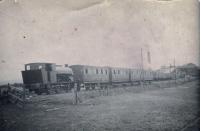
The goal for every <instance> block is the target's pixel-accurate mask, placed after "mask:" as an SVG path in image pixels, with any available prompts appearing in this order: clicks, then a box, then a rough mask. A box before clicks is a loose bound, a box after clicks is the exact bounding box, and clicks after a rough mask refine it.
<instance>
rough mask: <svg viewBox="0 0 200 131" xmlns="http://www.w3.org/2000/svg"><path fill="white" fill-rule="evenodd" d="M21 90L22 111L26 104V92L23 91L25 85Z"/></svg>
mask: <svg viewBox="0 0 200 131" xmlns="http://www.w3.org/2000/svg"><path fill="white" fill-rule="evenodd" d="M22 88H23V101H22V104H23V105H22V107H23V109H24V107H25V104H26V103H25V102H26V90H25V85H23V86H22Z"/></svg>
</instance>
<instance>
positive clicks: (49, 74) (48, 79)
mask: <svg viewBox="0 0 200 131" xmlns="http://www.w3.org/2000/svg"><path fill="white" fill-rule="evenodd" d="M46 71H47V81H48V82H51V71H52V66H51V64H46Z"/></svg>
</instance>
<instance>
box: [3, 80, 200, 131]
mask: <svg viewBox="0 0 200 131" xmlns="http://www.w3.org/2000/svg"><path fill="white" fill-rule="evenodd" d="M163 85H164V84H163ZM168 86H169V85H168ZM168 86H165V88H162V86H159V87H158V86H157V87H154V85H153V84H152V85H151V86H144V87H140V86H135V87H126V88H116V89H110V90H108V91H105V92H97V91H96V92H95V91H93V92H89V93H88V92H82V93H79V94H78V95H79V98H80V100H81V102H80V103H79V104H77V105H74V104H73V102H74V97H73V93H68V94H58V95H46V96H39V97H36V98H32V99H33V100H32V102H30V103H29V104H27V105H26V107H25V108H24V110H23V109H20V108H18V107H16V106H15V105H13V104H9V105H3V106H2V108H1V117H2V120H1V121H2V122H3V124H2V126H1V128H2V130H7V131H12V130H13V131H14V130H18V131H45V130H50V131H110V130H111V131H143V130H148V131H167V130H170V131H171V130H178V131H179V130H194V131H198V129H199V125H200V124H199V122H200V116H199V103H198V100H199V99H198V97H199V96H198V88H199V85H198V82H197V81H193V82H188V83H185V84H178V85H176V86H175V85H171V86H170V87H168ZM163 87H164V86H163ZM166 87H167V88H166ZM97 94H98V97H96V96H97ZM83 96H84V97H83ZM85 96H90V97H88V98H85Z"/></svg>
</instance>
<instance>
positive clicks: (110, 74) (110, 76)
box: [108, 67, 112, 85]
mask: <svg viewBox="0 0 200 131" xmlns="http://www.w3.org/2000/svg"><path fill="white" fill-rule="evenodd" d="M108 73H109V83H110V84H111V85H112V69H111V68H110V67H109V68H108Z"/></svg>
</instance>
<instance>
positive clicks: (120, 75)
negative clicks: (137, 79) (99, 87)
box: [110, 67, 130, 83]
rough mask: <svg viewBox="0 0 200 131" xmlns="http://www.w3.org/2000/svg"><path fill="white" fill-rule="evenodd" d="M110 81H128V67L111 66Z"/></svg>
mask: <svg viewBox="0 0 200 131" xmlns="http://www.w3.org/2000/svg"><path fill="white" fill-rule="evenodd" d="M110 73H111V76H112V77H111V80H110V81H111V82H112V83H124V82H130V74H129V69H127V68H117V67H115V68H114V67H112V68H111V72H110Z"/></svg>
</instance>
